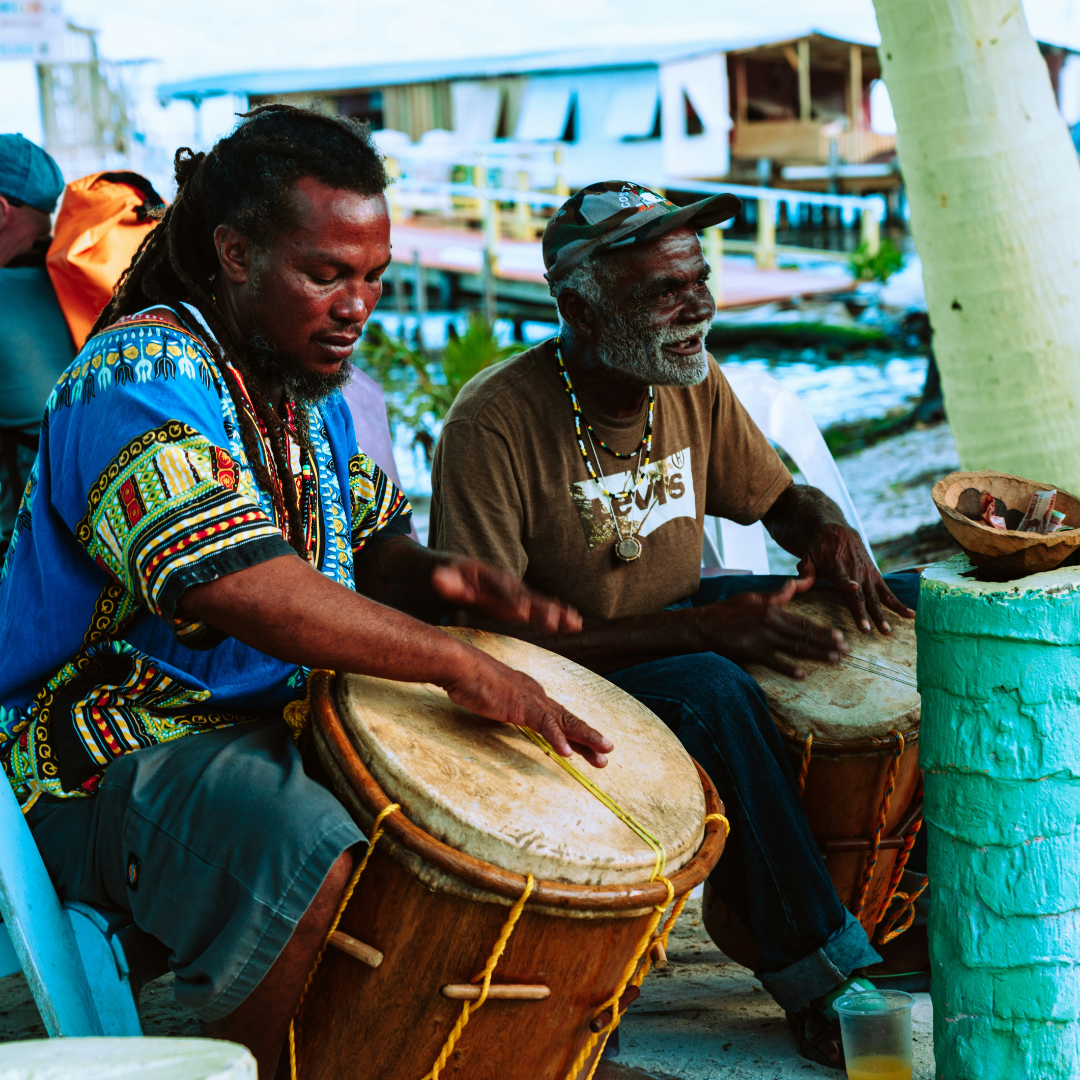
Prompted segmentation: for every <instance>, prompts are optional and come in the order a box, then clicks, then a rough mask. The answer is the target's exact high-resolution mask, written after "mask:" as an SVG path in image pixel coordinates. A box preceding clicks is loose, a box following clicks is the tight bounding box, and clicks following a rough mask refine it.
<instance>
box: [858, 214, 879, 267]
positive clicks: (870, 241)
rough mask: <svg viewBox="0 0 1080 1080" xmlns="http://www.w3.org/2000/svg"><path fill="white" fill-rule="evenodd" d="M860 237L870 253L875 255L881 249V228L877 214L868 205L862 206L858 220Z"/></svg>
mask: <svg viewBox="0 0 1080 1080" xmlns="http://www.w3.org/2000/svg"><path fill="white" fill-rule="evenodd" d="M859 233H860V237H859V238H860V239H861V240H862V241H863V243H865V244H866V250H867V252H869V254H871V255H876V254H877V253H878V251H879V250H880V249H881V228H880V225H879V223H878V219H877V214H875V213H874V211H873V210H871V209H870V208H869V207H866V206H864V207H863V210H862V214H861V220H860V222H859Z"/></svg>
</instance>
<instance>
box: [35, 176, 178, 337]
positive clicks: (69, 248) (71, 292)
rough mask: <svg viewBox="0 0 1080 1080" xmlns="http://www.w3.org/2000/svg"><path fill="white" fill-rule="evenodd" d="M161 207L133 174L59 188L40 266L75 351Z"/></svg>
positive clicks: (156, 196) (141, 179) (94, 178)
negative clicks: (61, 192) (52, 225)
mask: <svg viewBox="0 0 1080 1080" xmlns="http://www.w3.org/2000/svg"><path fill="white" fill-rule="evenodd" d="M164 205H165V204H164V202H163V200H162V198H161V196H160V195H159V194H158V193H157V192H156V191H155V190H154V188H153V186H152V185H151V183H150V181H149V180H147V179H146V178H145V177H143V176H140V175H139V174H138V173H133V172H103V173H93V174H92V175H90V176H84V177H83V178H82V179H81V180H73V181H72V182H71V183H70V184H68V185H67V187H66V188H64V200H63V202H62V203H61V204H60V213H59V214H57V215H56V225H55V228H54V230H53V241H52V243H51V244H50V245H49V254H48V255H47V256H46V258H45V265H46V267H47V268H48V271H49V277H50V278H51V279H52V283H53V288H54V289H55V290H56V298H57V300H59V301H60V309H61V310H62V311H63V313H64V318H65V319H67V324H68V327H69V328H70V330H71V336H72V337H73V338H74V339H75V347H76V348H79V349H81V348H82V346H83V342H84V341H86V338H87V335H88V334H89V333H90V328H91V327H92V326H93V325H94V323H95V321H96V320H97V317H98V315H100V314H101V309H102V308H103V307H104V306H105V305H106V304H107V303H108V302H109V298H110V297H111V296H112V294H113V289H114V288H116V283H117V282H118V281H119V280H120V276H121V274H123V272H124V271H125V270H126V269H127V268H128V264H129V263H130V262H131V259H132V256H133V255H134V254H135V252H136V251H137V250H138V248H139V245H140V244H141V243H142V242H143V240H144V239H145V237H146V234H147V233H148V232H149V231H150V230H151V229H152V228H153V227H154V226H155V225H156V224H157V217H156V216H153V217H152V216H151V213H152V212H153V211H155V210H159V209H160V208H161V207H163V206H164Z"/></svg>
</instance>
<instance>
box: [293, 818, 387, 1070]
mask: <svg viewBox="0 0 1080 1080" xmlns="http://www.w3.org/2000/svg"><path fill="white" fill-rule="evenodd" d="M400 809H401V805H400V804H399V803H396V802H395V803H391V804H390V805H389V806H386V807H384V808H383V809H382V810H380V811H379V816H378V817H377V818H376V819H375V822H374V824H373V826H372V829H371V839H370V840H369V841H368V846H367V851H365V852H364V857H363V859H361V860H360V865H359V866H358V867H357V868H356V869H355V870H354V871H353V876H352V877H351V878H350V879H349V884H348V885H347V886H346V888H345V892H344V893H342V894H341V902H340V903H339V904H338V906H337V911H336V912H335V913H334V919H333V922H331V923H330V929H329V930H327V931H326V936H325V937H324V938H323V943H322V946H321V948H320V949H319V952H318V954H317V955H316V957H315V962H314V963H313V964H312V965H311V970H310V971H309V972H308V977H307V982H305V983H304V989H303V990H301V991H300V1000H299V1001H298V1002H297V1003H296V1012H294V1013H293V1018H292V1019H291V1020H290V1021H289V1074H290V1075H291V1077H292V1080H296V1017H297V1016H298V1015H299V1013H300V1006H301V1005H302V1004H303V1003H304V995H305V994H307V992H308V990H309V989H310V988H311V980H312V979H314V978H315V970H316V968H318V966H319V964H320V963H321V962H322V958H323V954H324V953H325V952H326V949H327V946H328V945H329V944H330V938H331V937H332V936H333V933H334V931H335V930H336V929H337V928H338V923H339V922H341V916H342V915H344V914H345V908H346V907H347V905H348V903H349V901H350V900H351V899H352V895H353V893H354V892H356V886H357V884H358V883H359V881H360V875H361V874H362V873H363V872H364V870H365V869H366V868H367V864H368V860H369V859H370V858H371V853H372V852H373V851H374V850H375V845H376V844H377V843H378V842H379V837H381V836H382V834H383V832H384V829H383V822H384V821H385V820H386V819H387V818H388V817H389V816H390V815H391V814H392V813H393V812H394V811H395V810H400Z"/></svg>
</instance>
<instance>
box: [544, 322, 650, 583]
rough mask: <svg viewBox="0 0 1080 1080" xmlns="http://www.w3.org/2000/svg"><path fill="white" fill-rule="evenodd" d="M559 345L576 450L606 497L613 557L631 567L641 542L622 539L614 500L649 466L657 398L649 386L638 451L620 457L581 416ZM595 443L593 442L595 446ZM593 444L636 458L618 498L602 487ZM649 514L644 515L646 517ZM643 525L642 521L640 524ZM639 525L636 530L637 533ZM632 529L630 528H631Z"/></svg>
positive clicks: (629, 537)
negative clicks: (594, 460)
mask: <svg viewBox="0 0 1080 1080" xmlns="http://www.w3.org/2000/svg"><path fill="white" fill-rule="evenodd" d="M561 344H562V343H561V341H560V339H559V338H556V339H555V356H556V357H557V358H558V361H559V370H560V371H561V372H562V377H563V383H564V385H565V386H566V392H567V394H569V395H570V404H571V405H572V406H573V409H574V429H575V431H576V432H577V444H578V449H579V450H580V451H581V456H582V458H583V459H584V461H585V468H586V469H588V471H589V476H590V477H592V480H593V483H595V484H596V486H597V487H598V488H599V489H600V490H601V491H602V492H603V493H604V494H605V495H606V496H607V498H608V504H609V505H610V507H611V521H612V524H613V525H614V526H615V536H616V538H617V540H616V544H615V556H616V558H618V559H619V561H620V562H624V563H630V562H634V561H635V560H636V559H638V558H639V557H640V555H641V541H640V540H639V539H638V538H637V537H636V536H634V535H633V532H632V531H631V533H630V534H629V535H627V536H623V534H622V529H621V527H620V526H619V515H618V514H617V513H616V511H615V500H616V499H625V498H626V497H627V496H628V495H629V494H630V492H631V491H633V490H634V488H635V487H637V485H638V481H639V477H640V476H641V470H642V467H643V466H644V465H648V464H649V457H650V455H651V454H652V431H653V408H654V406H655V404H656V394H655V391H654V389H653V387H652V386H650V387H649V412H648V414H647V415H646V417H645V430H644V431H643V432H642V433H641V442H639V443H638V445H637V449H635V450H631V451H630V453H629V454H620V453H619V452H618V451H617V450H612V449H611V447H610V446H608V445H607V443H605V442H604V440H603V439H601V438H600V436H599V435H598V434H597V433H596V431H595V430H594V429H593V426H592V424H590V423H589V421H588V420H585V417H584V416H583V415H582V412H581V406H580V405H579V404H578V399H577V395H576V394H575V393H574V387H573V386H572V385H571V383H570V373H569V372H568V371H567V370H566V365H565V364H564V363H563V358H562V348H561ZM583 421H584V424H585V429H584V431H582V427H581V425H582V422H583ZM586 437H588V440H589V445H590V446H591V447H592V451H593V454H594V456H595V457H596V469H593V465H592V459H591V458H590V457H589V452H588V451H587V450H586V449H585V438H586ZM594 439H595V442H594ZM596 443H599V444H600V445H601V446H602V447H603V448H604V449H605V450H606V451H607V452H608V453H609V454H612V455H613V456H614V457H617V458H621V459H622V460H623V461H626V460H628V459H629V458H632V457H634V455H635V454H636V455H637V459H638V460H637V465H636V466H635V467H634V468H633V469H632V470H631V471H630V474H629V475H630V487H629V488H627V489H626V491H621V492H619V494H618V495H613V494H612V493H611V492H610V491H608V489H607V488H606V487H605V486H604V480H605V477H604V473H603V469H601V467H600V453H599V451H598V450H597V449H596ZM642 450H644V451H645V460H644V462H643V461H642V460H641V452H642ZM597 470H599V471H600V475H599V476H597V475H596V473H597ZM651 512H652V507H649V513H651ZM647 516H648V514H646V517H647ZM641 524H644V521H642V522H641ZM640 528H641V525H639V526H638V529H639V530H640ZM631 529H633V526H631Z"/></svg>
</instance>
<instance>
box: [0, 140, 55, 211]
mask: <svg viewBox="0 0 1080 1080" xmlns="http://www.w3.org/2000/svg"><path fill="white" fill-rule="evenodd" d="M63 190H64V178H63V176H62V175H61V174H60V167H59V166H58V165H57V164H56V162H55V161H53V159H52V158H51V157H49V155H48V154H46V153H45V151H44V150H42V149H41V147H40V146H36V145H35V144H34V143H32V142H31V141H30V140H29V139H26V138H23V136H22V135H0V195H3V196H5V197H6V198H7V199H8V200H9V201H15V202H19V203H25V204H26V205H27V206H32V207H33V208H34V209H35V210H40V211H41V212H42V213H43V214H51V213H52V212H53V211H54V210H55V209H56V203H57V201H58V200H59V198H60V195H61V193H62V192H63Z"/></svg>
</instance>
